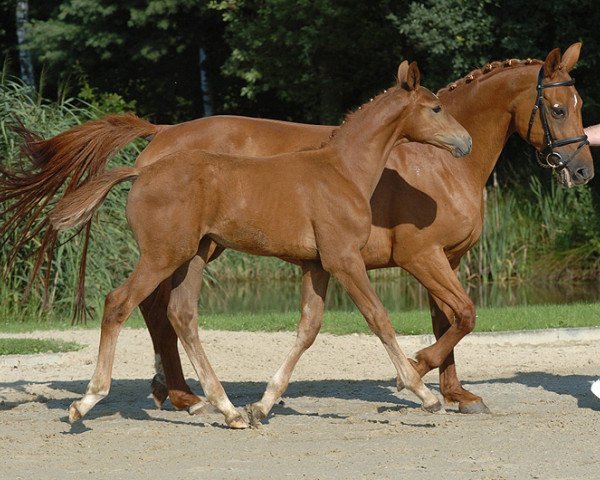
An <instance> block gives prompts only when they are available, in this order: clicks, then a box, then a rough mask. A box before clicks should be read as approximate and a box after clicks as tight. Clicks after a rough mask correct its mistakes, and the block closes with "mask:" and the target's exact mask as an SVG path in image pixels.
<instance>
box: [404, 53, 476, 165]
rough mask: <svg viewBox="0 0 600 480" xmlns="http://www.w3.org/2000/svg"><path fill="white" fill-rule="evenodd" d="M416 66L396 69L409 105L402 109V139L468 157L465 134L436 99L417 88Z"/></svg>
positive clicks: (431, 94) (468, 146)
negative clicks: (408, 98) (403, 111)
mask: <svg viewBox="0 0 600 480" xmlns="http://www.w3.org/2000/svg"><path fill="white" fill-rule="evenodd" d="M420 79H421V75H420V73H419V67H417V63H416V62H412V63H411V64H409V63H408V62H407V61H406V60H405V61H404V62H402V63H401V64H400V67H398V85H399V87H400V89H402V90H405V91H408V92H409V93H410V96H411V102H410V104H409V105H408V106H407V107H406V111H405V119H406V120H405V121H404V122H403V136H404V137H405V138H406V139H407V140H408V141H411V142H420V143H428V144H430V145H435V146H436V147H440V148H443V149H445V150H448V151H449V152H451V153H452V155H454V156H455V157H462V156H464V155H468V154H469V152H470V151H471V146H472V141H471V136H470V135H469V133H468V132H467V131H466V130H465V129H464V128H463V126H462V125H461V124H460V123H458V122H457V121H456V120H455V119H454V117H453V116H452V115H450V114H449V113H447V112H446V111H445V109H444V108H443V107H442V104H441V102H440V99H439V98H438V97H437V95H434V94H433V93H432V92H430V91H429V90H427V89H426V88H425V87H422V86H421V85H420Z"/></svg>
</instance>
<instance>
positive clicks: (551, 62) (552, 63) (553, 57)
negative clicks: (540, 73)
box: [544, 48, 561, 78]
mask: <svg viewBox="0 0 600 480" xmlns="http://www.w3.org/2000/svg"><path fill="white" fill-rule="evenodd" d="M559 68H561V66H560V48H555V49H554V50H552V51H551V52H550V53H549V54H548V56H547V57H546V60H544V76H545V77H546V78H552V77H554V74H555V73H556V71H557V70H558V69H559Z"/></svg>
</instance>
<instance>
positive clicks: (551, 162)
mask: <svg viewBox="0 0 600 480" xmlns="http://www.w3.org/2000/svg"><path fill="white" fill-rule="evenodd" d="M543 82H544V67H543V66H542V68H540V73H539V74H538V81H537V100H536V102H535V105H534V106H533V109H532V110H531V117H530V118H529V128H528V129H527V142H528V143H531V129H532V128H533V123H534V122H535V115H536V113H537V112H538V111H539V112H540V121H541V122H542V129H543V131H544V147H543V148H542V150H541V151H539V150H536V152H535V153H536V156H537V159H538V163H539V164H540V165H541V166H542V167H544V168H552V169H555V170H562V169H563V168H565V167H566V166H567V164H568V163H569V162H570V161H571V159H572V158H574V157H575V155H577V152H579V150H581V149H582V148H583V147H585V146H586V145H587V144H589V142H588V137H587V135H581V136H579V137H571V138H565V139H563V140H554V139H553V138H552V133H550V127H549V126H548V119H547V118H546V109H545V108H544V101H543V100H544V89H545V88H553V87H568V86H571V85H575V79H574V78H572V79H570V80H565V81H564V82H551V83H543ZM577 142H580V143H579V146H578V147H577V150H575V152H573V153H572V154H571V155H569V157H568V158H566V159H563V157H562V155H561V154H560V153H558V152H555V151H554V149H555V148H556V147H562V146H564V145H569V144H571V143H577Z"/></svg>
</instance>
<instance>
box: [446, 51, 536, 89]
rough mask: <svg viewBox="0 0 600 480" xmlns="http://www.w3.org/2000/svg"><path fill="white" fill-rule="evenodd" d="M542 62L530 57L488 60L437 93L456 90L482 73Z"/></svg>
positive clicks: (487, 73)
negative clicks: (485, 63)
mask: <svg viewBox="0 0 600 480" xmlns="http://www.w3.org/2000/svg"><path fill="white" fill-rule="evenodd" d="M543 63H544V62H543V61H542V60H536V59H531V58H528V59H526V60H519V59H517V58H511V59H509V60H504V61H501V62H498V61H496V62H490V63H488V64H487V65H485V66H483V67H481V68H476V69H475V70H473V71H472V72H471V73H469V74H468V75H465V76H464V77H463V78H460V79H458V80H456V81H454V82H452V83H450V84H448V85H447V86H446V87H444V88H440V89H439V90H438V92H437V93H438V95H439V94H440V93H443V92H452V91H453V90H456V88H457V87H459V86H460V85H465V84H467V83H471V82H473V80H476V79H478V78H479V77H482V76H484V75H489V74H491V73H495V72H501V71H504V69H506V68H514V67H521V66H524V65H542V64H543Z"/></svg>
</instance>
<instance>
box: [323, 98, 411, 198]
mask: <svg viewBox="0 0 600 480" xmlns="http://www.w3.org/2000/svg"><path fill="white" fill-rule="evenodd" d="M388 96H390V92H386V93H384V94H382V95H379V96H378V97H377V98H375V99H374V100H372V101H371V102H369V103H367V104H365V105H363V106H362V107H360V108H359V109H358V110H357V111H356V112H354V113H353V114H352V115H351V117H350V119H349V120H348V121H346V122H345V123H344V124H342V126H341V127H340V128H339V129H338V130H337V131H336V132H335V136H334V137H333V138H332V139H331V141H330V142H329V144H328V145H329V147H330V148H332V149H334V151H335V155H334V158H335V160H334V162H335V163H336V166H337V168H338V170H339V171H340V172H341V174H342V175H343V176H344V177H346V179H347V180H349V181H350V182H352V183H353V184H355V185H356V187H357V188H358V189H359V190H360V191H361V193H362V194H363V195H364V196H365V198H366V199H367V200H369V199H370V198H371V196H372V195H373V192H374V191H375V187H376V186H377V183H378V182H379V179H380V178H381V174H382V173H383V169H384V167H385V164H386V162H387V159H388V157H389V155H390V152H391V151H392V148H393V146H394V144H395V143H396V142H397V141H398V137H399V135H400V131H401V124H402V118H403V116H404V115H403V114H404V111H405V107H406V106H407V105H408V95H407V98H406V101H404V102H402V101H401V100H399V99H398V96H397V95H394V96H393V97H392V99H389V98H388V99H387V101H386V97H388Z"/></svg>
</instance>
